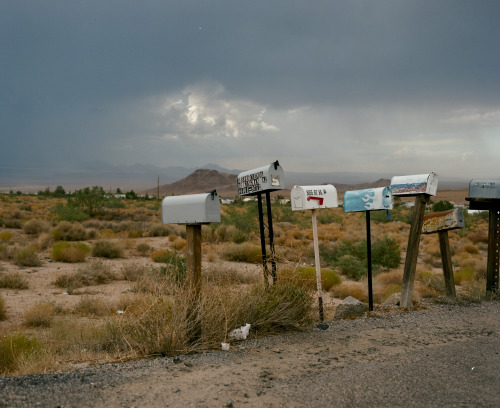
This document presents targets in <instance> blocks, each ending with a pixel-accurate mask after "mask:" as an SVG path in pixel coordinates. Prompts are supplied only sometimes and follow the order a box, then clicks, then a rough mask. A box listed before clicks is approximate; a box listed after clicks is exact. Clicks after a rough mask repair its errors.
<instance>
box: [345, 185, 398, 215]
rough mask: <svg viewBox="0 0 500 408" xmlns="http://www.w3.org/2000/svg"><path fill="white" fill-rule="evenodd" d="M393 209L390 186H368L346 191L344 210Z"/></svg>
mask: <svg viewBox="0 0 500 408" xmlns="http://www.w3.org/2000/svg"><path fill="white" fill-rule="evenodd" d="M372 210H392V191H391V189H390V187H380V188H368V189H365V190H354V191H346V192H345V193H344V212H355V211H372Z"/></svg>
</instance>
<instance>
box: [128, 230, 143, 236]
mask: <svg viewBox="0 0 500 408" xmlns="http://www.w3.org/2000/svg"><path fill="white" fill-rule="evenodd" d="M127 236H128V237H129V238H141V237H142V231H141V230H139V229H133V230H130V231H128V232H127Z"/></svg>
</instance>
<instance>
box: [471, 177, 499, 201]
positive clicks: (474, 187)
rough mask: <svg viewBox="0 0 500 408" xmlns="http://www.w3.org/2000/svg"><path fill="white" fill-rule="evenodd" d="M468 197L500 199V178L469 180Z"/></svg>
mask: <svg viewBox="0 0 500 408" xmlns="http://www.w3.org/2000/svg"><path fill="white" fill-rule="evenodd" d="M469 197H470V198H489V199H495V198H496V199H500V180H471V181H470V183H469Z"/></svg>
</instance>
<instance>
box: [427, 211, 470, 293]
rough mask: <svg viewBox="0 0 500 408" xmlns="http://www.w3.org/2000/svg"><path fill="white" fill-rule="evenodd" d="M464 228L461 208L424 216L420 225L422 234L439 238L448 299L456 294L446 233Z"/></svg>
mask: <svg viewBox="0 0 500 408" xmlns="http://www.w3.org/2000/svg"><path fill="white" fill-rule="evenodd" d="M464 227H465V221H464V214H463V211H462V209H461V208H455V209H454V210H448V211H441V212H437V213H432V214H427V215H425V216H424V224H423V225H422V233H423V234H434V233H437V234H438V236H439V249H440V250H441V261H442V264H443V276H444V284H445V287H446V296H450V297H455V296H456V293H455V281H454V280H453V265H452V263H451V251H450V240H449V238H448V231H451V230H454V229H459V228H464Z"/></svg>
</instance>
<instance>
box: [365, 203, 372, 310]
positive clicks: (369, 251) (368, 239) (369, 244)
mask: <svg viewBox="0 0 500 408" xmlns="http://www.w3.org/2000/svg"><path fill="white" fill-rule="evenodd" d="M365 213H366V255H367V262H368V306H369V310H370V311H371V310H373V287H372V237H371V230H370V211H365Z"/></svg>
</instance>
